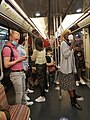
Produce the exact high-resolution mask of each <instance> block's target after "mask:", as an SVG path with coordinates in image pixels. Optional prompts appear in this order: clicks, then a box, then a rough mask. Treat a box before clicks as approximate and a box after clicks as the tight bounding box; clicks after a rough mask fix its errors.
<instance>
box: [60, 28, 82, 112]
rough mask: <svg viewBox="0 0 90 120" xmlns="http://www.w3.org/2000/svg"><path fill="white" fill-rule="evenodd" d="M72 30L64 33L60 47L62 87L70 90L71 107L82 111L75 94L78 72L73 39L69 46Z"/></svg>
mask: <svg viewBox="0 0 90 120" xmlns="http://www.w3.org/2000/svg"><path fill="white" fill-rule="evenodd" d="M69 34H70V30H65V31H64V32H63V33H62V42H61V47H60V87H61V89H63V90H68V93H69V95H70V99H71V105H72V106H74V107H75V108H77V109H79V110H81V109H82V108H81V106H80V105H79V104H78V103H77V101H76V94H75V88H76V85H75V78H74V72H76V67H75V60H74V52H73V46H74V40H73V39H72V41H71V44H69V39H68V36H69Z"/></svg>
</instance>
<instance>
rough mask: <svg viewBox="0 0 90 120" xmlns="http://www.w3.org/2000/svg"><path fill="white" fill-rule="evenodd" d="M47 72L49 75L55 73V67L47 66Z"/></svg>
mask: <svg viewBox="0 0 90 120" xmlns="http://www.w3.org/2000/svg"><path fill="white" fill-rule="evenodd" d="M48 71H49V73H54V72H56V66H48Z"/></svg>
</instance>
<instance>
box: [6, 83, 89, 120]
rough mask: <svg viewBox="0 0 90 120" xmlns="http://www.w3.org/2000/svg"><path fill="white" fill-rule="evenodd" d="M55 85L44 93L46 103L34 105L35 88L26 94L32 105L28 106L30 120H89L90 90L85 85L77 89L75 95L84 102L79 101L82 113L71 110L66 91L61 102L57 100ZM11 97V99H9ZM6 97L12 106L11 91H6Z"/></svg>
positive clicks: (57, 92)
mask: <svg viewBox="0 0 90 120" xmlns="http://www.w3.org/2000/svg"><path fill="white" fill-rule="evenodd" d="M55 87H56V86H55V85H53V86H52V87H51V88H50V91H49V92H48V93H46V101H45V102H43V103H36V102H35V98H37V97H38V96H39V93H40V92H39V89H38V87H36V88H35V89H34V93H32V94H28V96H30V98H31V100H32V101H34V104H33V105H32V106H30V110H31V120H60V118H62V117H66V118H68V120H89V119H90V118H89V114H90V88H89V87H88V86H87V85H80V86H79V87H77V90H76V91H77V93H78V94H79V95H81V96H83V97H84V98H85V99H84V101H79V104H80V105H81V106H82V111H80V110H77V109H75V108H73V107H72V106H71V104H70V98H69V95H68V93H67V92H66V91H62V100H60V99H59V91H58V90H56V89H55ZM11 96H12V97H11ZM7 97H8V101H9V103H11V104H13V102H14V97H13V90H11V89H10V90H8V92H7Z"/></svg>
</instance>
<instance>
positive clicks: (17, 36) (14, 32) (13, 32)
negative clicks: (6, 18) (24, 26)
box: [10, 30, 20, 39]
mask: <svg viewBox="0 0 90 120" xmlns="http://www.w3.org/2000/svg"><path fill="white" fill-rule="evenodd" d="M10 37H15V38H18V39H20V33H19V32H18V31H16V30H10Z"/></svg>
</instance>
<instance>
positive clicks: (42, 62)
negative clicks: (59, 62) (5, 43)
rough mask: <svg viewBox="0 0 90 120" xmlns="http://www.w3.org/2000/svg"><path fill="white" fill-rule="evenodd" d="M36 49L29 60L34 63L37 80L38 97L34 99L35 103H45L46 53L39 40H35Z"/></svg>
mask: <svg viewBox="0 0 90 120" xmlns="http://www.w3.org/2000/svg"><path fill="white" fill-rule="evenodd" d="M35 47H36V49H34V50H33V55H32V56H31V60H32V61H35V65H36V72H37V79H38V81H39V87H40V97H38V98H37V99H35V101H36V102H44V101H45V89H47V81H46V68H47V66H46V52H45V49H44V47H43V41H42V40H41V39H40V38H37V39H36V40H35Z"/></svg>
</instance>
